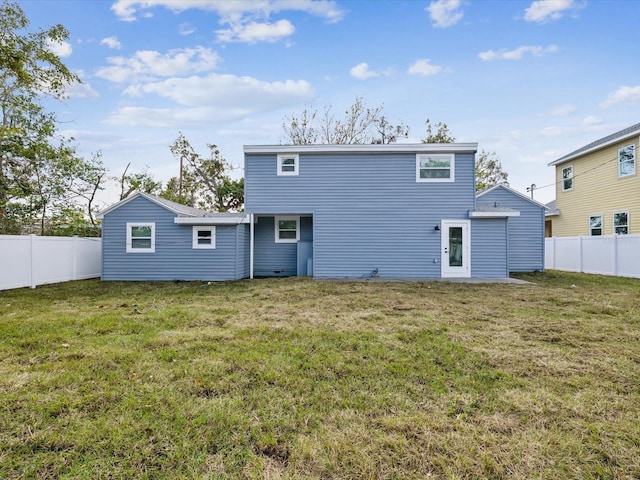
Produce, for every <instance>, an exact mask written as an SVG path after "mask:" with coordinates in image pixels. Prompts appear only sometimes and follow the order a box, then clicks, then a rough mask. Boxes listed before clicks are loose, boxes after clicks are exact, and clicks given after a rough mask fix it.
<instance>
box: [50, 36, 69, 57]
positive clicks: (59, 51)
mask: <svg viewBox="0 0 640 480" xmlns="http://www.w3.org/2000/svg"><path fill="white" fill-rule="evenodd" d="M47 48H48V49H49V51H51V52H52V53H54V54H56V55H57V56H58V57H60V58H66V57H69V56H71V53H72V52H73V48H71V44H70V43H68V42H65V41H64V40H63V41H61V42H55V41H53V40H51V39H49V40H48V41H47Z"/></svg>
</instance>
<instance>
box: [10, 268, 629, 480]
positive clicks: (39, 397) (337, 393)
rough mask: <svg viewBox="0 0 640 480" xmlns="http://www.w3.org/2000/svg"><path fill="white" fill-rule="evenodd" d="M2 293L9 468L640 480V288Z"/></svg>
mask: <svg viewBox="0 0 640 480" xmlns="http://www.w3.org/2000/svg"><path fill="white" fill-rule="evenodd" d="M519 278H522V279H525V280H530V281H533V282H536V284H535V285H508V284H459V283H447V282H429V283H427V282H421V283H399V282H398V283H385V282H377V281H376V282H317V281H312V280H309V279H296V278H292V279H273V280H253V281H239V282H225V283H215V284H210V285H208V284H203V283H121V282H113V283H101V282H99V281H97V280H96V281H93V280H91V281H82V282H71V283H66V284H59V285H51V286H43V287H38V288H37V289H36V290H29V289H20V290H12V291H4V292H0V478H2V479H30V478H34V479H36V478H37V479H45V478H47V479H48V478H51V479H53V478H61V479H76V478H82V479H84V478H86V479H102V478H109V479H117V478H136V479H161V478H184V479H190V478H198V479H200V478H210V479H223V478H247V479H251V478H256V479H258V478H266V479H280V478H286V479H297V478H306V479H313V478H324V479H329V478H340V479H361V478H366V479H378V478H384V479H392V478H397V479H412V478H414V479H424V478H434V479H438V478H448V479H462V478H474V479H475V478H487V479H501V478H505V479H507V478H508V479H513V478H516V479H517V478H522V479H524V478H526V479H531V478H545V479H565V478H573V479H607V478H610V479H638V478H640V280H633V279H622V278H614V277H601V276H595V275H594V276H588V275H574V274H568V273H559V272H547V273H544V274H536V275H522V276H520V277H519Z"/></svg>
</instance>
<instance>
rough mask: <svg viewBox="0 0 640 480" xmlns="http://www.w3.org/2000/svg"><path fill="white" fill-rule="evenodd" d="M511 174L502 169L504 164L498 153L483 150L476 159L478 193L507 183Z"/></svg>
mask: <svg viewBox="0 0 640 480" xmlns="http://www.w3.org/2000/svg"><path fill="white" fill-rule="evenodd" d="M508 178H509V174H508V173H507V172H505V171H504V170H503V169H502V162H501V161H500V159H499V158H498V156H497V155H496V152H486V151H484V150H482V151H481V152H480V153H479V154H478V157H477V158H476V191H478V192H479V191H482V190H486V189H488V188H491V187H494V186H496V185H499V184H501V183H506V182H507V180H508Z"/></svg>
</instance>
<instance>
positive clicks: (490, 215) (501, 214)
mask: <svg viewBox="0 0 640 480" xmlns="http://www.w3.org/2000/svg"><path fill="white" fill-rule="evenodd" d="M519 216H520V212H518V211H513V212H498V211H496V212H471V211H470V212H469V218H505V217H519Z"/></svg>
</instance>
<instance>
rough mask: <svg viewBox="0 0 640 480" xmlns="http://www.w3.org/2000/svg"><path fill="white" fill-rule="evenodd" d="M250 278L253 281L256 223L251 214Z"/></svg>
mask: <svg viewBox="0 0 640 480" xmlns="http://www.w3.org/2000/svg"><path fill="white" fill-rule="evenodd" d="M249 220H250V222H251V223H249V278H251V279H253V256H254V253H253V250H254V246H255V228H256V227H255V221H254V218H253V213H250V214H249Z"/></svg>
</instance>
